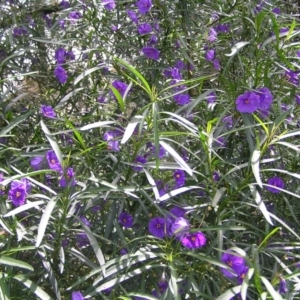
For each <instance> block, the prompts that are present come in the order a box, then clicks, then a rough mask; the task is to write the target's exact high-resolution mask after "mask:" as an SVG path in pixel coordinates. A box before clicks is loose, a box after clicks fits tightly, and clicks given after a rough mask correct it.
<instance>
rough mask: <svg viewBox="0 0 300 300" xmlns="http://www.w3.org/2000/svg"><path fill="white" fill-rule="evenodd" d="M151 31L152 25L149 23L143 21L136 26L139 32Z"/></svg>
mask: <svg viewBox="0 0 300 300" xmlns="http://www.w3.org/2000/svg"><path fill="white" fill-rule="evenodd" d="M151 31H152V27H151V25H150V24H149V23H143V24H140V25H139V26H138V33H139V34H147V33H150V32H151Z"/></svg>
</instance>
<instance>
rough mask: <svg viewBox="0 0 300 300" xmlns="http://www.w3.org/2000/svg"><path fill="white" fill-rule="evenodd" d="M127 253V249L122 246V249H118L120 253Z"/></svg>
mask: <svg viewBox="0 0 300 300" xmlns="http://www.w3.org/2000/svg"><path fill="white" fill-rule="evenodd" d="M127 253H128V251H127V249H126V248H122V249H121V250H120V254H121V255H125V254H127Z"/></svg>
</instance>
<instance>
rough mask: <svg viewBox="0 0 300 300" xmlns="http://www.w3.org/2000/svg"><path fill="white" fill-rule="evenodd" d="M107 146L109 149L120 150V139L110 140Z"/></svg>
mask: <svg viewBox="0 0 300 300" xmlns="http://www.w3.org/2000/svg"><path fill="white" fill-rule="evenodd" d="M107 148H108V150H112V151H115V152H119V151H120V147H119V141H113V140H112V141H109V142H108V143H107Z"/></svg>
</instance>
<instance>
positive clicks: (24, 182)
mask: <svg viewBox="0 0 300 300" xmlns="http://www.w3.org/2000/svg"><path fill="white" fill-rule="evenodd" d="M10 187H11V189H16V188H21V189H23V190H24V191H25V193H26V194H27V193H29V192H30V189H31V184H30V181H29V180H28V179H26V178H21V180H14V181H12V182H11V184H10Z"/></svg>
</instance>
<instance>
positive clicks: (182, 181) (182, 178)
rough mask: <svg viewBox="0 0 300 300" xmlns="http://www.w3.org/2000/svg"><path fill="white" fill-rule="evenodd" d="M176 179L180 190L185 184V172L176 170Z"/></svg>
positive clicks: (174, 174)
mask: <svg viewBox="0 0 300 300" xmlns="http://www.w3.org/2000/svg"><path fill="white" fill-rule="evenodd" d="M173 176H174V179H175V181H176V188H180V187H182V186H184V184H185V174H184V171H183V170H176V171H175V172H174V173H173Z"/></svg>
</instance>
